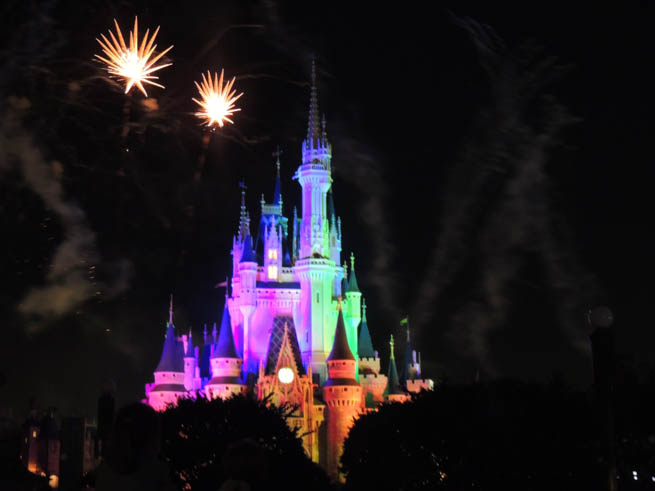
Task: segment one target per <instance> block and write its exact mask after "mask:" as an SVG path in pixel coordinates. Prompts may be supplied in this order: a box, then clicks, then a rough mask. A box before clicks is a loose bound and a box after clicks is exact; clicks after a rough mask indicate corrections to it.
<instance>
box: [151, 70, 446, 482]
mask: <svg viewBox="0 0 655 491" xmlns="http://www.w3.org/2000/svg"><path fill="white" fill-rule="evenodd" d="M331 162H332V146H331V145H330V143H329V142H328V139H327V134H326V129H325V118H323V121H322V124H321V123H319V111H318V95H317V89H316V75H315V69H314V67H313V66H312V88H311V94H310V104H309V122H308V127H307V136H306V138H305V140H304V141H303V143H302V161H301V163H300V166H299V167H298V169H297V171H296V173H295V175H294V180H297V181H298V183H299V184H300V188H301V193H302V212H301V216H300V217H298V216H297V213H296V210H295V209H294V212H293V218H292V219H291V223H289V221H290V220H289V218H287V217H286V216H284V209H283V200H282V192H281V183H280V172H279V170H280V160H279V152H278V157H277V177H276V179H275V186H274V191H273V200H272V202H270V203H267V202H265V200H264V199H263V197H262V201H261V216H260V220H259V225H258V227H257V230H256V234H255V235H253V234H252V233H251V232H252V231H251V223H250V214H249V212H248V210H247V209H246V205H245V190H244V189H242V192H241V212H240V216H239V228H238V232H237V234H236V235H235V236H234V239H233V242H232V251H231V253H232V279H231V289H229V290H231V294H228V293H227V291H226V296H225V305H224V308H223V318H222V322H221V324H220V328H218V329H217V328H216V325H214V328H213V331H212V332H211V333H207V330H206V329H205V332H204V334H203V339H202V340H201V341H202V342H199V343H197V342H196V339H195V338H193V337H192V334H191V332H189V333H188V334H185V335H182V336H177V335H176V332H175V326H174V325H173V307H172V301H171V308H170V313H169V321H168V324H167V326H166V338H165V341H164V346H163V350H162V355H161V359H160V361H159V364H158V365H157V368H156V369H155V371H154V383H151V384H147V385H146V391H145V392H146V398H147V402H148V404H150V405H151V406H152V407H153V408H155V409H157V410H162V409H164V408H165V407H166V406H167V405H168V404H175V403H176V401H177V399H178V398H180V397H194V396H195V395H196V394H198V393H202V394H204V395H205V396H206V397H209V398H215V397H221V398H225V397H230V396H231V395H232V394H241V393H246V392H250V393H254V394H256V395H257V397H260V398H263V397H266V396H269V397H271V400H272V402H274V403H276V404H280V403H284V402H288V403H291V404H295V405H297V406H298V410H297V411H296V412H295V413H294V416H293V417H292V418H290V419H289V420H288V423H289V425H290V426H291V427H295V428H298V429H299V432H298V434H299V435H303V436H302V439H303V445H304V448H305V450H306V452H307V454H308V455H309V456H310V457H311V458H312V459H313V460H314V461H315V462H318V463H320V464H321V465H322V466H323V467H324V468H325V469H326V470H327V471H328V473H329V474H330V475H332V476H333V477H337V476H338V474H339V471H338V468H339V459H340V458H341V453H342V450H343V442H344V440H345V438H346V436H347V434H348V431H349V429H350V426H351V425H352V423H353V420H354V419H355V418H356V417H357V416H358V415H360V414H362V413H365V412H367V411H373V410H375V408H376V407H377V406H378V405H379V404H383V403H385V402H386V401H399V402H403V401H405V400H407V399H408V398H409V393H411V392H418V391H420V390H422V389H432V387H433V382H432V380H429V379H423V378H421V368H420V363H419V362H420V359H419V356H418V354H417V352H416V351H414V350H412V347H411V345H410V340H409V331H408V335H407V339H406V341H405V343H406V345H405V348H406V349H405V355H404V360H403V361H402V364H401V365H400V368H401V369H400V373H399V371H398V365H397V364H396V361H395V356H394V342H393V337H392V338H391V341H390V347H391V350H390V353H391V355H390V359H389V363H388V369H387V372H386V374H383V373H381V370H380V358H379V356H378V352H377V351H375V349H374V348H373V344H372V342H371V335H370V332H369V327H368V324H367V320H366V303H365V300H364V299H363V297H362V292H361V291H360V289H359V286H358V284H357V276H356V274H355V258H354V255H353V254H352V253H351V254H350V258H349V259H350V269H348V265H347V263H346V262H344V263H343V264H342V251H341V243H342V242H341V239H342V237H341V218H340V217H338V216H336V214H335V208H334V198H333V193H332V191H331V187H332V168H331V165H332V163H331ZM289 235H291V237H289ZM226 290H228V285H227V284H226Z"/></svg>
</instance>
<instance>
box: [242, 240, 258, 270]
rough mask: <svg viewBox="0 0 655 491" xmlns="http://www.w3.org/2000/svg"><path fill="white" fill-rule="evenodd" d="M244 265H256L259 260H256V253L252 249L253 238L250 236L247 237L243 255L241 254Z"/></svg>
mask: <svg viewBox="0 0 655 491" xmlns="http://www.w3.org/2000/svg"><path fill="white" fill-rule="evenodd" d="M240 262H242V263H256V262H257V259H256V258H255V251H253V249H252V237H251V236H250V234H248V235H247V236H246V240H245V241H244V243H243V253H242V254H241V261H240Z"/></svg>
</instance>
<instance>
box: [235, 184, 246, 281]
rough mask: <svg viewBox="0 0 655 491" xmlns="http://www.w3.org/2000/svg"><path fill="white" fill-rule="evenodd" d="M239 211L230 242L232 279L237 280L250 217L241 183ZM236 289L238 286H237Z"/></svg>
mask: <svg viewBox="0 0 655 491" xmlns="http://www.w3.org/2000/svg"><path fill="white" fill-rule="evenodd" d="M239 186H240V187H241V211H240V212H239V229H238V230H237V234H236V235H235V236H234V238H233V240H232V277H233V278H236V279H238V278H239V262H240V261H241V256H242V255H243V246H244V241H245V240H246V237H248V236H249V235H250V216H249V215H248V210H247V209H246V185H245V184H244V183H243V182H241V183H239ZM237 289H238V285H237Z"/></svg>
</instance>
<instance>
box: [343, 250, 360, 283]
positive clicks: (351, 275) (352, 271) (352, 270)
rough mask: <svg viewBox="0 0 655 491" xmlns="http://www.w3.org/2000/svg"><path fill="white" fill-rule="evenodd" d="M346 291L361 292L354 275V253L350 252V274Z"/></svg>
mask: <svg viewBox="0 0 655 491" xmlns="http://www.w3.org/2000/svg"><path fill="white" fill-rule="evenodd" d="M346 292H348V293H350V292H357V293H361V292H360V291H359V285H358V284H357V276H355V255H354V254H353V253H352V252H351V253H350V276H349V277H348V289H347V290H346Z"/></svg>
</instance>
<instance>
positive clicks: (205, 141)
mask: <svg viewBox="0 0 655 491" xmlns="http://www.w3.org/2000/svg"><path fill="white" fill-rule="evenodd" d="M211 138H212V132H211V131H205V132H204V134H203V135H202V147H201V148H200V157H198V168H197V169H196V172H195V174H194V175H193V180H194V181H195V182H200V178H201V177H202V172H203V171H204V169H205V163H206V162H207V151H208V150H209V141H210V140H211Z"/></svg>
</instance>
